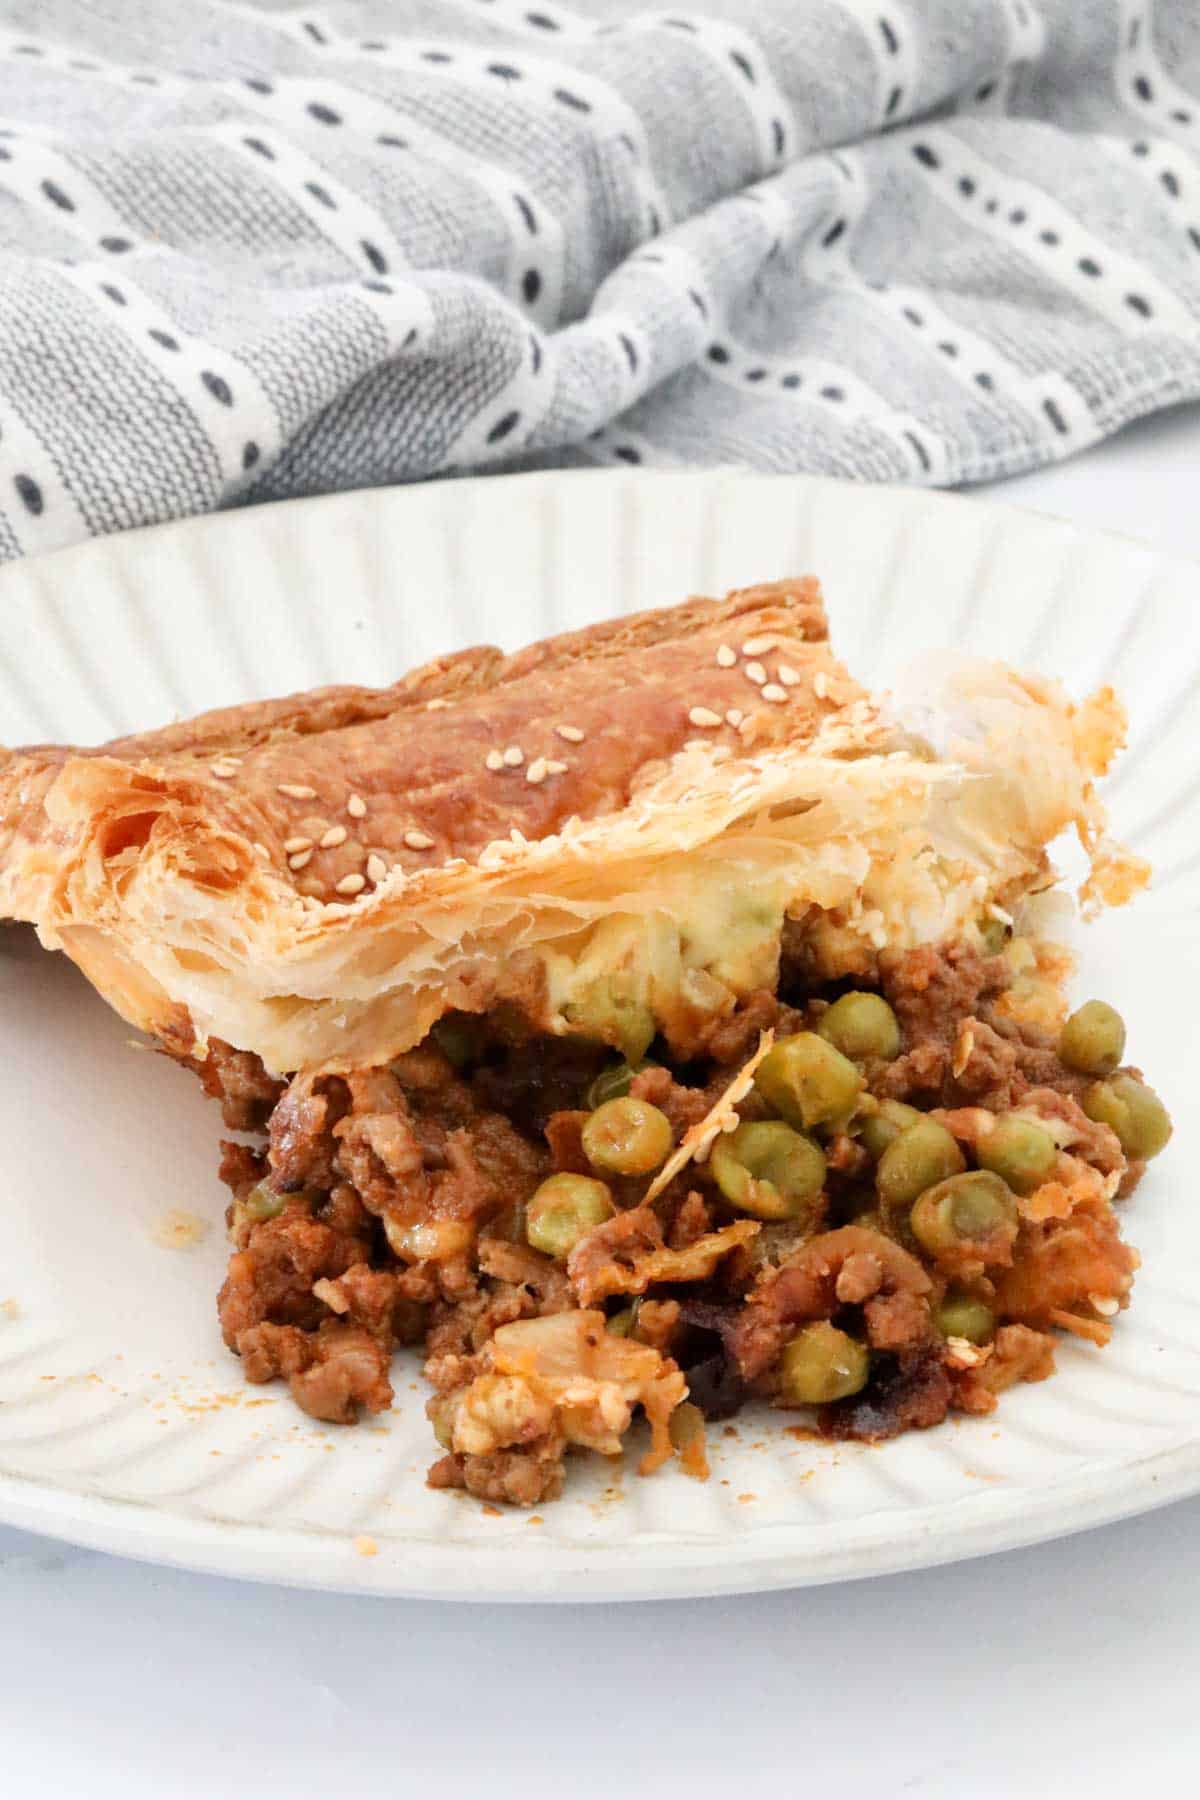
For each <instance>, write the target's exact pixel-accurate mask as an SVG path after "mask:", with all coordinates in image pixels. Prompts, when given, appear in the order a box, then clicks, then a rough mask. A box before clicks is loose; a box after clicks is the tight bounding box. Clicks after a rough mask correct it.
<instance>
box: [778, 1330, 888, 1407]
mask: <svg viewBox="0 0 1200 1800" xmlns="http://www.w3.org/2000/svg"><path fill="white" fill-rule="evenodd" d="M870 1366H871V1359H870V1356H869V1354H868V1352H867V1347H866V1345H865V1344H860V1343H859V1341H858V1339H857V1338H852V1337H851V1336H850V1335H849V1333H848V1332H845V1331H839V1330H838V1328H837V1326H836V1325H831V1324H830V1323H829V1321H828V1319H818V1320H817V1321H816V1322H815V1323H814V1324H812V1325H805V1326H804V1327H803V1329H802V1330H800V1331H798V1332H797V1333H796V1335H795V1337H794V1338H792V1339H791V1340H790V1342H788V1343H787V1344H785V1345H784V1347H783V1355H782V1356H781V1357H780V1359H779V1397H780V1399H781V1400H782V1401H783V1402H784V1404H785V1405H787V1406H826V1405H828V1403H829V1402H830V1401H831V1400H844V1399H846V1397H847V1396H848V1395H850V1394H857V1393H858V1392H860V1390H861V1389H862V1388H864V1387H865V1386H866V1385H867V1376H868V1374H869V1373H870Z"/></svg>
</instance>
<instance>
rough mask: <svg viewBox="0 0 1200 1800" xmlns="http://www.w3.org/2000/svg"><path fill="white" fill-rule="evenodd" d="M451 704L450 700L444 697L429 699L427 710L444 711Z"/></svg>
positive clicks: (426, 705)
mask: <svg viewBox="0 0 1200 1800" xmlns="http://www.w3.org/2000/svg"><path fill="white" fill-rule="evenodd" d="M449 704H450V702H449V701H448V700H445V699H442V698H438V699H436V700H427V701H426V702H425V710H426V712H442V711H444V710H445V708H446V707H447V706H449Z"/></svg>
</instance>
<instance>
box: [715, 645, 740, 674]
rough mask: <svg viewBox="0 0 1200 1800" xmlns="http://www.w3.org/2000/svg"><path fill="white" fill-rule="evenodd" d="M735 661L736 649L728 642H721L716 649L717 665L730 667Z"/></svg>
mask: <svg viewBox="0 0 1200 1800" xmlns="http://www.w3.org/2000/svg"><path fill="white" fill-rule="evenodd" d="M736 662H737V651H736V650H734V649H732V648H731V646H730V645H729V644H722V645H721V646H720V647H719V649H718V650H717V667H718V668H719V669H732V668H733V666H734V664H735V663H736Z"/></svg>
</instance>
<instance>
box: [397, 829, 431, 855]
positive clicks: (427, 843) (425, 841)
mask: <svg viewBox="0 0 1200 1800" xmlns="http://www.w3.org/2000/svg"><path fill="white" fill-rule="evenodd" d="M404 841H405V843H406V844H407V845H408V847H409V849H410V850H432V849H433V839H432V838H431V837H427V836H426V834H425V833H424V832H423V831H406V832H405V834H404Z"/></svg>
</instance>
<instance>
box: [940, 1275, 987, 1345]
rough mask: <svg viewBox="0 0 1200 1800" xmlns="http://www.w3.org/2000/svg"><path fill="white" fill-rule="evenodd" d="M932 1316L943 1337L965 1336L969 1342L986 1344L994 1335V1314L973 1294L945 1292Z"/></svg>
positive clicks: (951, 1290)
mask: <svg viewBox="0 0 1200 1800" xmlns="http://www.w3.org/2000/svg"><path fill="white" fill-rule="evenodd" d="M934 1318H935V1319H936V1321H937V1328H938V1330H939V1331H940V1332H941V1334H942V1336H943V1337H948V1338H952V1337H956V1338H966V1340H967V1342H968V1343H969V1344H986V1343H988V1342H989V1341H990V1340H991V1339H992V1338H993V1337H994V1336H995V1335H996V1315H995V1313H994V1312H993V1311H992V1309H991V1307H990V1306H987V1305H985V1304H984V1302H983V1301H982V1300H976V1298H975V1296H974V1295H973V1294H963V1293H959V1292H956V1291H955V1290H954V1289H953V1288H951V1289H950V1291H949V1292H948V1293H947V1295H946V1298H945V1299H944V1300H943V1301H942V1304H941V1305H940V1306H939V1307H938V1308H937V1310H936V1312H935V1314H934Z"/></svg>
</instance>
